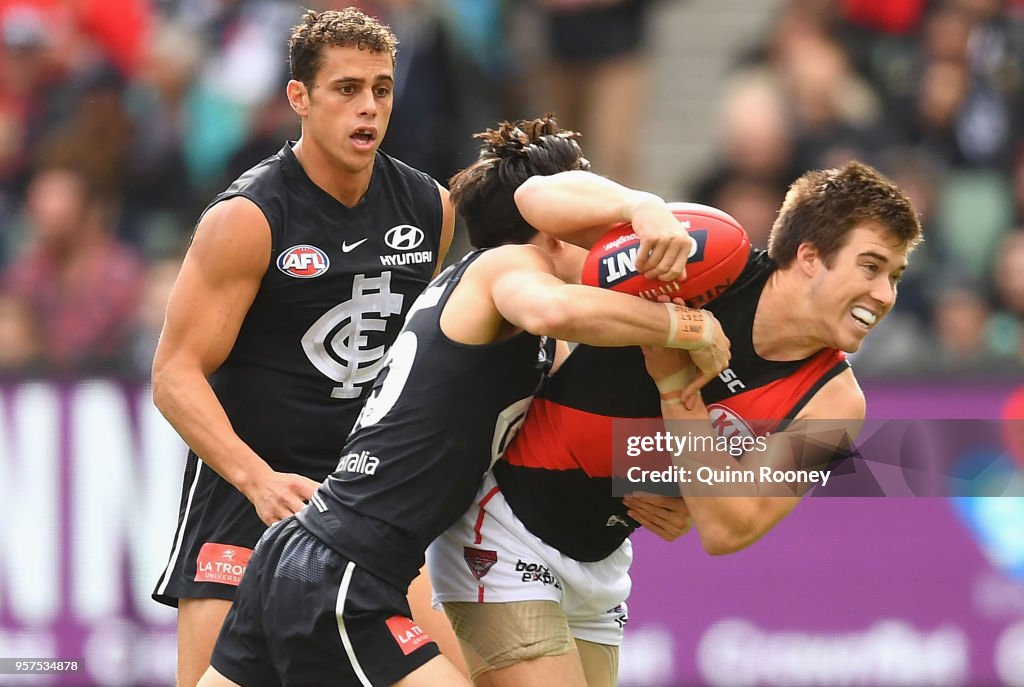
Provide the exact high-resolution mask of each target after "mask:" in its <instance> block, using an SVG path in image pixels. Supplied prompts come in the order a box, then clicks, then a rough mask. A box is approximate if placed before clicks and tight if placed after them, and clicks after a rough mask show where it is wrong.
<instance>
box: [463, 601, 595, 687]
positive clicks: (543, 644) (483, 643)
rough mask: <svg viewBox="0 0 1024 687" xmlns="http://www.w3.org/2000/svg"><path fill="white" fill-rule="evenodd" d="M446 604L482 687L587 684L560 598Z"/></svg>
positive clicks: (474, 673) (470, 665) (470, 664)
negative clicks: (554, 599)
mask: <svg viewBox="0 0 1024 687" xmlns="http://www.w3.org/2000/svg"><path fill="white" fill-rule="evenodd" d="M444 607H445V612H446V613H447V614H448V617H449V618H450V619H451V622H452V627H453V628H454V629H455V633H456V635H458V637H459V640H460V642H461V644H462V649H463V654H464V655H465V657H466V664H467V665H468V666H469V669H470V672H471V674H472V676H473V679H474V682H475V684H476V685H477V686H478V687H521V686H528V687H545V686H546V685H552V686H554V685H558V686H562V685H565V686H566V687H585V685H586V681H585V679H584V673H583V667H582V665H581V663H580V659H579V655H578V653H577V651H576V646H575V643H574V641H573V638H572V633H571V632H570V630H569V624H568V622H567V620H566V617H565V614H564V613H563V612H562V609H561V607H560V606H559V605H558V603H557V602H555V601H514V602H509V603H474V602H446V603H445V605H444Z"/></svg>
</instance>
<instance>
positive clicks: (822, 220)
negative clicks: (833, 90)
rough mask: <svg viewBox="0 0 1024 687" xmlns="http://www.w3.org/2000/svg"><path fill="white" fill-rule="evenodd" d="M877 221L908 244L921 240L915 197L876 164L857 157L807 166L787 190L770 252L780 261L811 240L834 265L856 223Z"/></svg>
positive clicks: (787, 261)
mask: <svg viewBox="0 0 1024 687" xmlns="http://www.w3.org/2000/svg"><path fill="white" fill-rule="evenodd" d="M864 222H876V223H878V224H879V225H881V226H882V227H884V228H885V230H886V231H888V232H889V233H890V234H892V236H893V237H894V238H896V239H898V240H899V241H900V243H901V244H902V245H905V246H906V247H907V249H908V250H910V249H913V248H914V246H916V245H917V244H918V243H920V242H921V222H920V220H919V219H918V217H917V212H916V211H915V210H914V206H913V205H912V204H911V202H910V198H908V197H907V194H906V193H904V192H903V191H902V190H901V189H900V188H899V187H898V186H897V185H896V184H894V183H893V182H892V181H890V180H889V179H887V178H886V177H885V176H883V175H882V174H881V173H879V172H878V170H876V169H875V168H873V167H870V166H868V165H865V164H864V163H862V162H857V161H856V160H854V161H852V162H848V163H847V164H846V165H845V166H843V167H840V168H838V169H824V170H814V171H811V172H807V173H806V174H804V175H803V176H801V177H800V178H799V179H797V180H796V181H794V182H793V184H792V185H791V186H790V187H789V191H788V192H787V193H786V199H785V200H784V201H783V203H782V208H781V209H780V210H779V215H778V217H776V218H775V224H774V225H772V230H771V233H770V234H769V235H768V255H770V256H771V258H772V260H774V261H775V264H777V265H778V266H779V267H787V266H789V264H790V263H792V262H793V260H794V259H795V258H796V251H797V248H799V247H800V244H801V243H804V242H808V243H810V244H812V245H813V246H814V247H816V248H817V249H818V251H819V252H820V253H821V256H822V260H823V261H824V262H825V264H826V265H827V266H829V267H831V266H832V261H833V259H834V258H835V256H836V254H837V253H838V252H839V250H840V249H841V248H842V247H843V245H844V244H845V243H846V237H847V235H848V234H849V233H850V231H851V230H853V228H854V227H855V226H857V225H859V224H862V223H864Z"/></svg>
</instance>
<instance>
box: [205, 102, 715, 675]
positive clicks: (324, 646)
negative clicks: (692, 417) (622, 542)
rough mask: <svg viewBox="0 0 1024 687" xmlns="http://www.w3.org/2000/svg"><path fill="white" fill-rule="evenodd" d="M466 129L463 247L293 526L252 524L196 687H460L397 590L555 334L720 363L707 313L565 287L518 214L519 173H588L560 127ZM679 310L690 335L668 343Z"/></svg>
mask: <svg viewBox="0 0 1024 687" xmlns="http://www.w3.org/2000/svg"><path fill="white" fill-rule="evenodd" d="M481 138H483V139H484V141H485V144H484V148H483V151H482V153H481V156H480V159H479V160H478V161H477V163H475V164H474V165H473V166H471V167H470V168H468V169H466V170H464V171H463V172H460V173H459V174H457V175H456V176H455V177H454V178H453V179H452V183H451V189H452V191H451V196H452V200H453V201H454V203H455V205H456V207H457V208H458V209H459V211H460V212H461V213H462V215H463V217H464V219H465V221H466V228H467V230H468V232H469V236H470V240H471V242H472V243H473V245H474V246H476V247H477V248H478V250H475V251H474V252H472V253H470V254H469V255H468V256H466V257H465V258H464V259H463V260H462V261H461V262H460V263H458V264H457V265H453V266H452V267H450V268H448V269H446V270H445V271H444V272H442V273H441V275H439V276H438V278H437V279H435V280H434V281H433V282H432V283H431V284H430V286H428V287H427V289H426V290H425V291H424V292H423V294H422V295H420V297H419V298H417V299H416V301H415V303H414V304H413V306H412V308H411V309H410V311H409V314H408V316H407V320H406V324H405V326H404V328H403V329H402V331H401V333H400V334H399V335H398V337H397V339H396V340H395V343H394V344H393V346H392V347H391V349H390V351H389V352H388V356H387V359H386V363H385V366H384V369H383V370H382V371H381V373H380V375H379V376H378V378H377V381H376V382H375V383H374V387H373V392H372V394H371V395H370V398H369V399H367V401H366V403H365V405H364V407H363V409H362V411H361V413H360V415H359V418H358V420H357V421H356V425H355V428H354V430H353V432H352V434H351V435H350V436H349V438H348V440H347V441H346V442H345V444H344V446H343V447H339V457H340V460H339V462H338V464H337V467H336V468H335V471H334V472H333V473H332V474H331V475H330V476H329V477H328V478H327V479H326V480H325V481H324V483H323V484H321V485H320V487H319V489H317V491H316V492H315V493H314V494H313V495H312V497H311V498H310V503H309V505H308V506H306V507H305V508H304V509H302V510H301V511H300V512H299V513H298V514H297V515H296V516H295V518H294V519H292V518H289V519H287V520H286V521H284V523H283V524H280V525H277V526H275V527H274V528H272V529H271V530H269V531H268V532H267V534H266V535H264V537H263V539H262V540H261V542H260V545H259V546H258V547H257V549H256V551H255V553H254V554H253V557H252V559H251V560H250V561H249V566H248V569H247V570H246V573H245V576H244V577H243V579H242V582H241V585H240V586H239V588H238V592H237V595H236V596H235V601H234V604H233V605H232V607H231V611H230V612H229V613H228V616H227V619H226V620H225V622H224V629H223V630H222V632H221V634H220V637H219V638H218V640H217V644H216V647H215V649H214V653H213V658H212V660H211V668H210V670H208V671H207V673H206V675H204V677H203V679H202V681H201V682H200V684H201V685H204V686H206V687H210V686H212V685H226V684H238V685H243V686H245V687H253V686H262V685H271V684H296V685H299V684H303V685H326V684H343V685H390V684H401V685H405V686H409V685H424V686H426V685H430V686H434V685H458V684H464V683H465V679H464V678H463V677H462V676H461V675H460V674H459V673H458V671H457V670H456V669H455V668H454V667H453V666H452V665H451V664H450V663H448V662H447V661H445V660H444V658H443V657H441V656H439V655H438V650H437V647H436V645H435V644H434V643H433V642H432V641H430V638H429V637H428V636H426V635H425V634H424V632H423V631H422V629H421V628H420V627H419V626H418V625H416V624H415V623H413V621H412V620H411V614H410V609H409V606H408V604H407V603H406V600H405V594H406V592H407V589H408V587H409V583H410V582H411V581H412V579H413V578H414V577H415V576H416V574H417V572H418V570H419V569H420V567H421V566H422V564H423V559H424V551H425V549H426V547H427V545H428V544H429V543H430V541H431V540H433V539H434V538H435V537H436V536H437V535H438V534H440V533H441V532H443V531H444V530H445V529H446V528H447V527H449V526H450V525H451V524H452V523H453V522H455V521H456V520H457V519H458V518H459V516H460V515H462V513H463V512H465V510H466V508H468V507H469V505H470V503H471V502H472V499H473V495H474V494H475V493H476V490H477V487H478V486H479V484H480V481H481V479H482V478H483V475H484V474H485V473H486V472H487V469H488V468H489V466H490V465H491V463H492V462H493V460H494V459H495V458H496V457H497V456H498V455H500V453H501V452H502V451H503V449H504V447H505V446H506V445H507V443H508V440H509V439H510V437H511V436H513V435H514V432H515V430H516V428H517V427H518V425H519V423H520V422H521V421H522V415H523V412H524V410H525V408H526V407H527V406H528V405H529V403H530V400H531V398H532V396H533V394H534V393H535V391H536V389H537V388H538V387H539V385H540V383H541V381H542V379H543V378H544V376H545V374H546V372H547V369H548V367H549V365H550V361H551V360H552V357H553V354H554V337H558V338H578V339H580V340H583V341H587V342H589V343H591V344H594V345H599V346H623V345H629V344H645V345H658V346H662V345H665V344H666V342H668V341H671V342H672V343H673V344H674V345H676V346H678V347H679V348H680V349H686V350H689V351H691V352H692V354H693V355H694V359H695V360H698V361H700V362H701V364H702V366H703V368H704V369H706V371H708V372H711V373H716V372H718V371H720V370H721V369H723V368H724V366H725V364H726V363H727V361H728V341H727V340H726V339H725V337H724V336H723V335H722V332H721V328H720V326H719V325H718V323H717V321H716V320H715V318H714V317H713V316H711V315H710V313H703V314H702V311H691V310H689V309H685V308H683V307H682V306H672V308H673V310H672V314H671V315H670V313H669V310H668V309H666V308H665V307H664V306H663V305H661V304H656V303H648V302H640V303H638V302H637V301H636V299H634V298H633V297H631V296H628V295H624V294H619V293H613V292H610V291H604V290H601V289H595V288H592V287H586V286H580V285H578V284H574V283H571V282H573V281H575V280H576V279H578V277H579V273H580V267H581V265H582V262H583V260H584V258H585V257H586V251H585V250H584V249H582V248H579V247H577V246H574V245H570V244H566V243H563V242H561V241H559V240H557V239H554V238H551V237H549V236H545V235H541V234H538V233H537V231H536V230H535V229H534V228H533V227H531V226H530V225H529V224H527V223H526V222H525V221H524V220H523V218H522V217H521V215H520V213H519V210H518V209H517V207H516V203H515V200H514V192H515V190H516V188H517V187H518V186H519V184H520V183H522V181H524V180H525V179H526V178H528V177H530V176H532V175H533V174H546V173H556V172H560V171H566V170H580V169H583V168H585V167H586V166H587V164H588V163H587V162H586V159H585V158H583V155H582V152H581V151H580V148H579V146H578V145H577V144H576V142H575V140H574V138H575V134H572V133H571V132H562V131H560V130H559V128H558V126H557V124H556V122H555V121H554V120H553V119H552V118H550V117H546V118H543V119H539V120H533V121H524V122H518V123H516V124H511V123H508V122H505V123H503V124H502V125H501V126H500V127H499V129H498V130H496V131H490V130H489V131H487V132H485V133H484V134H482V135H481ZM605 202H607V203H609V204H614V206H615V209H616V212H618V213H620V214H622V215H625V216H626V217H627V218H629V219H632V220H633V222H634V223H635V224H636V225H637V231H638V233H641V235H643V234H645V233H646V234H647V235H649V236H652V237H655V238H653V239H651V244H652V246H654V250H655V251H656V253H657V255H658V256H659V261H664V264H663V265H660V266H659V268H658V269H659V270H660V271H661V272H663V273H664V274H666V275H669V278H673V277H674V276H678V275H679V273H680V267H681V266H682V265H683V264H684V263H685V260H686V254H687V251H688V248H689V238H688V236H687V235H686V233H685V232H684V231H682V229H681V228H680V225H679V223H678V222H677V221H676V220H675V218H674V216H673V215H672V214H671V212H670V211H669V210H668V208H667V207H666V206H665V204H664V203H663V202H661V201H660V200H658V199H653V198H651V197H650V196H649V195H646V194H638V193H636V192H628V193H624V194H621V195H619V196H617V197H611V196H610V197H608V198H607V199H606V201H605ZM485 217H486V218H487V221H482V218H485ZM641 225H642V226H643V229H641ZM588 238H589V239H590V240H591V241H592V239H593V237H590V236H589V235H587V234H584V235H583V236H581V237H579V240H581V241H586V240H588ZM681 315H688V316H692V317H695V318H697V319H698V320H699V321H700V322H701V323H702V325H701V327H700V329H701V331H699V332H694V333H693V334H692V336H689V337H688V338H687V337H678V336H677V337H675V338H672V339H670V337H669V333H670V332H671V330H672V327H671V321H672V318H673V317H678V316H681Z"/></svg>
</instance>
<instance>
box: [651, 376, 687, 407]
mask: <svg viewBox="0 0 1024 687" xmlns="http://www.w3.org/2000/svg"><path fill="white" fill-rule="evenodd" d="M692 377H693V374H692V372H691V371H690V369H689V368H684V369H682V370H679V372H674V373H672V374H670V375H669V376H667V377H662V378H661V379H655V380H654V384H655V385H656V386H657V387H658V392H659V393H660V394H661V402H662V403H668V404H669V405H674V404H679V403H682V402H683V401H682V399H680V398H679V392H680V391H682V390H683V389H685V388H686V385H687V384H689V383H690V380H691V379H692Z"/></svg>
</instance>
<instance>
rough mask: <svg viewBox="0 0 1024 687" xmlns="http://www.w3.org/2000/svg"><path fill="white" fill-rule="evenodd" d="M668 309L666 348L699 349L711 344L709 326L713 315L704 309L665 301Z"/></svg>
mask: <svg viewBox="0 0 1024 687" xmlns="http://www.w3.org/2000/svg"><path fill="white" fill-rule="evenodd" d="M664 305H665V308H666V309H668V337H667V338H666V339H665V347H666V348H682V349H685V350H687V351H699V350H701V349H702V348H707V347H708V346H710V345H711V342H712V341H713V339H714V332H713V331H712V330H713V327H712V326H711V322H712V318H713V315H712V314H711V313H709V312H708V311H706V310H693V309H691V308H686V307H683V306H681V305H675V304H673V303H665V304H664Z"/></svg>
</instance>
